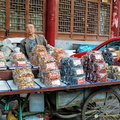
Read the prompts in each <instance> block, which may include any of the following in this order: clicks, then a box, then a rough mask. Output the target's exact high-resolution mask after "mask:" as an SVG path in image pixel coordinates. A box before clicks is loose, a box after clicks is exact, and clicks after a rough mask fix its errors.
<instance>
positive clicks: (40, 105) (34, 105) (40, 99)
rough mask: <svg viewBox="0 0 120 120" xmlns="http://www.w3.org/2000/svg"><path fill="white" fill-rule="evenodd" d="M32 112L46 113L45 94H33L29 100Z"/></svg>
mask: <svg viewBox="0 0 120 120" xmlns="http://www.w3.org/2000/svg"><path fill="white" fill-rule="evenodd" d="M29 110H30V112H44V93H31V94H30V98H29Z"/></svg>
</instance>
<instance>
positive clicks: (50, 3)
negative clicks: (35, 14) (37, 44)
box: [45, 0, 57, 46]
mask: <svg viewBox="0 0 120 120" xmlns="http://www.w3.org/2000/svg"><path fill="white" fill-rule="evenodd" d="M56 5H57V4H56V0H46V35H45V37H46V39H47V41H48V43H49V44H50V45H52V46H54V45H55V33H56V29H55V28H56V26H55V25H56V24H55V23H56Z"/></svg>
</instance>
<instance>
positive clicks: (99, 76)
mask: <svg viewBox="0 0 120 120" xmlns="http://www.w3.org/2000/svg"><path fill="white" fill-rule="evenodd" d="M38 47H39V46H36V47H35V49H34V50H33V52H32V53H31V55H32V57H31V60H30V62H29V63H31V64H30V66H27V65H28V63H27V64H24V65H25V66H18V67H15V66H13V67H10V66H8V67H7V69H2V70H0V77H1V80H0V95H1V100H0V103H1V104H3V105H4V106H5V107H4V110H5V111H12V112H13V113H14V115H16V116H17V118H18V119H19V120H22V119H24V120H27V118H25V116H24V112H28V111H30V113H29V115H30V114H32V115H33V113H34V114H39V115H41V113H44V115H46V113H47V115H48V114H49V115H48V116H47V117H46V120H47V119H48V120H49V117H50V116H51V115H56V116H59V117H60V118H66V119H67V118H73V117H77V116H81V118H82V120H91V119H96V120H100V119H101V118H102V119H106V117H107V119H111V118H112V119H113V120H116V119H117V120H118V119H119V117H120V102H119V101H120V94H119V93H120V80H119V79H118V78H119V67H118V66H117V67H116V66H113V59H112V58H111V57H110V56H109V57H108V58H109V61H108V62H109V64H111V66H113V67H111V66H110V67H109V66H107V65H106V64H105V62H104V60H105V59H103V57H102V54H101V52H99V51H94V52H92V51H90V52H88V53H87V55H85V56H83V57H82V58H81V59H79V58H74V57H66V56H65V54H64V51H63V49H62V48H61V47H60V48H59V49H55V50H56V51H55V52H54V53H52V54H51V55H52V56H50V55H46V54H47V53H46V51H45V49H44V47H41V46H40V47H41V48H40V49H39V48H38ZM38 51H39V52H38ZM58 54H59V55H58ZM108 54H110V52H107V53H106V51H104V52H103V56H104V55H105V56H107V55H108ZM110 55H112V54H110ZM113 55H115V57H116V54H115V53H114V54H113ZM15 56H19V57H20V58H21V57H23V56H22V55H21V54H16V55H15ZM15 56H14V57H15ZM43 56H44V57H43ZM53 57H54V58H55V59H53ZM16 59H17V60H18V58H16ZM117 59H118V58H117ZM20 60H21V59H20ZM22 60H24V59H22ZM55 60H56V61H55ZM118 62H119V61H118ZM18 63H19V65H21V64H20V63H21V62H17V65H18ZM23 63H24V62H22V65H23ZM56 63H57V64H56ZM106 63H107V60H106ZM115 64H118V63H117V62H115ZM56 65H57V66H56ZM37 66H38V67H37ZM58 68H59V69H58ZM115 71H116V72H115ZM113 72H114V73H113ZM112 74H114V76H112ZM108 75H109V78H108ZM21 76H22V77H21ZM33 76H34V78H33ZM28 78H29V79H28ZM31 80H32V81H31ZM26 93H27V95H26V96H25V97H24V98H23V97H22V96H21V95H22V94H26ZM38 95H39V96H42V95H43V96H42V97H41V100H42V104H41V106H42V105H43V104H44V105H45V106H43V109H42V110H41V109H40V110H38V111H37V110H35V109H34V110H33V108H34V107H35V103H34V105H33V106H31V104H28V103H31V99H30V98H33V99H34V101H35V100H37V98H36V99H35V97H36V96H38ZM30 96H34V97H30ZM3 100H4V101H3ZM13 100H17V101H18V108H17V109H15V110H14V109H13V108H10V106H9V104H10V102H11V101H13ZM34 101H33V102H34ZM37 102H38V101H37ZM39 103H40V102H38V104H39ZM38 104H37V105H36V106H38ZM26 105H29V107H30V108H31V109H32V110H31V109H29V110H28V109H27V110H26V109H25V108H26ZM71 108H72V109H71ZM38 109H39V108H38ZM61 109H62V110H63V109H66V110H69V112H68V113H69V114H68V113H67V114H61V112H60V111H59V110H61ZM31 112H32V113H31ZM26 116H27V115H26ZM44 117H45V116H44ZM44 117H43V116H42V118H41V119H43V118H44Z"/></svg>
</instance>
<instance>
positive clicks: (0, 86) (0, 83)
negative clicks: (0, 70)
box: [0, 80, 10, 92]
mask: <svg viewBox="0 0 120 120" xmlns="http://www.w3.org/2000/svg"><path fill="white" fill-rule="evenodd" d="M2 91H10V87H9V85H8V84H7V82H6V80H0V92H2Z"/></svg>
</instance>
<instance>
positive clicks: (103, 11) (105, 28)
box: [100, 4, 110, 35]
mask: <svg viewBox="0 0 120 120" xmlns="http://www.w3.org/2000/svg"><path fill="white" fill-rule="evenodd" d="M109 20H110V5H106V4H101V6H100V34H101V35H108V34H109V24H110V22H109Z"/></svg>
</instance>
